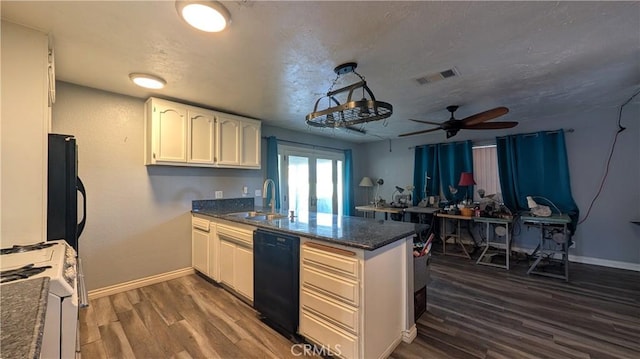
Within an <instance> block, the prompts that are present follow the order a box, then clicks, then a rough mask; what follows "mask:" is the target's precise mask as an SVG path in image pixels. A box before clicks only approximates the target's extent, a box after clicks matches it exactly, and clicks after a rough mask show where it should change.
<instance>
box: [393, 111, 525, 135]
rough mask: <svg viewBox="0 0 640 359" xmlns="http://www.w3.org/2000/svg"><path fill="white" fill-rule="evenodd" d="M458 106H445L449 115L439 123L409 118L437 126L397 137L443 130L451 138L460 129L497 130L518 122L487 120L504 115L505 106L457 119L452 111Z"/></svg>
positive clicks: (513, 125)
mask: <svg viewBox="0 0 640 359" xmlns="http://www.w3.org/2000/svg"><path fill="white" fill-rule="evenodd" d="M457 109H458V106H447V111H449V112H450V113H451V117H450V118H449V120H447V121H445V122H442V123H439V122H432V121H422V120H411V121H414V122H419V123H426V124H428V125H436V126H438V127H434V128H430V129H428V130H422V131H415V132H409V133H403V134H401V135H399V137H405V136H413V135H419V134H422V133H428V132H433V131H437V130H444V131H445V132H446V133H447V138H451V137H453V136H455V135H456V134H458V131H460V130H497V129H504V128H512V127H515V126H516V125H517V124H518V122H515V121H504V122H489V123H487V121H489V120H493V119H494V118H497V117H500V116H503V115H506V114H507V113H509V109H508V108H506V107H496V108H492V109H491V110H487V111H484V112H480V113H476V114H475V115H471V116H469V117H465V118H463V119H462V120H457V119H456V118H455V117H454V116H453V113H454V112H456V110H457Z"/></svg>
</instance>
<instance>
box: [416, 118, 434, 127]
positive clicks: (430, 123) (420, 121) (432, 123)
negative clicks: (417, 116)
mask: <svg viewBox="0 0 640 359" xmlns="http://www.w3.org/2000/svg"><path fill="white" fill-rule="evenodd" d="M409 121H413V122H419V123H426V124H428V125H436V126H440V122H433V121H424V120H414V119H412V118H410V119H409Z"/></svg>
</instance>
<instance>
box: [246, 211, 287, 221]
mask: <svg viewBox="0 0 640 359" xmlns="http://www.w3.org/2000/svg"><path fill="white" fill-rule="evenodd" d="M285 217H286V216H285V215H284V214H279V213H265V214H260V215H257V216H253V217H247V219H254V220H256V221H271V220H273V219H280V218H285Z"/></svg>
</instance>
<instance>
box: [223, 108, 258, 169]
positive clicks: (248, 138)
mask: <svg viewBox="0 0 640 359" xmlns="http://www.w3.org/2000/svg"><path fill="white" fill-rule="evenodd" d="M216 119H217V123H216V131H217V133H218V145H217V151H216V153H217V156H218V161H217V162H218V165H219V166H225V167H238V168H260V136H261V131H260V125H261V123H260V121H257V120H252V119H248V118H244V117H239V116H234V115H228V114H223V113H216Z"/></svg>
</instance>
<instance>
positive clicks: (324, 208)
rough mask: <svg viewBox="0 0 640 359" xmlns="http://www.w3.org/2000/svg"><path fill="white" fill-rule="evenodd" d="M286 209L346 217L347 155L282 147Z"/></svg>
mask: <svg viewBox="0 0 640 359" xmlns="http://www.w3.org/2000/svg"><path fill="white" fill-rule="evenodd" d="M278 155H279V156H278V158H279V159H280V166H279V169H280V179H281V182H280V186H281V188H280V189H281V191H280V193H281V196H282V198H281V199H280V200H281V202H282V208H288V210H290V211H295V212H296V213H298V212H318V213H329V214H335V215H338V216H342V204H343V200H344V199H343V183H344V174H343V164H344V154H343V153H338V152H330V151H321V150H316V149H305V148H299V147H293V146H278Z"/></svg>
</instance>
